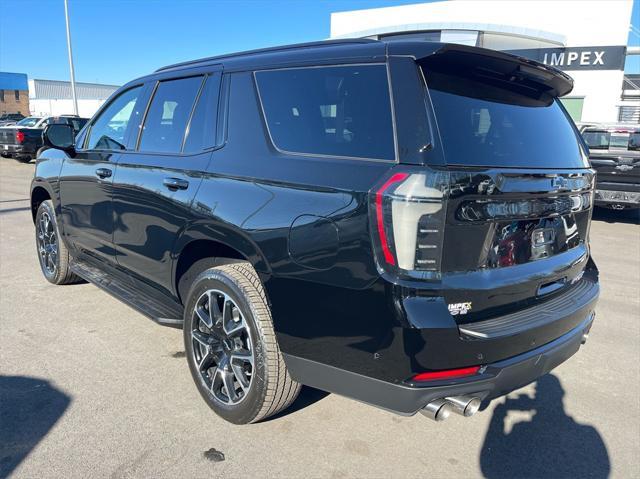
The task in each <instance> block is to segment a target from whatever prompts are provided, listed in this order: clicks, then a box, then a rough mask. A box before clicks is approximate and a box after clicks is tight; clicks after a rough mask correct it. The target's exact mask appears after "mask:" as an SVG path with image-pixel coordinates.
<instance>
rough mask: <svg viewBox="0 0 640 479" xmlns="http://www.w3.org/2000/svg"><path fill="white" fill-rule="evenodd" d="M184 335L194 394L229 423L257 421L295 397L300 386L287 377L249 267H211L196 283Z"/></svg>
mask: <svg viewBox="0 0 640 479" xmlns="http://www.w3.org/2000/svg"><path fill="white" fill-rule="evenodd" d="M183 331H184V342H185V351H186V355H187V361H188V362H189V369H190V370H191V375H192V376H193V379H194V381H195V383H196V385H197V387H198V390H199V391H200V394H201V395H202V397H203V398H204V400H205V401H206V402H207V404H208V405H209V407H211V409H213V410H214V411H215V412H216V413H217V414H218V415H219V416H221V417H223V418H224V419H226V420H227V421H229V422H232V423H234V424H247V423H253V422H257V421H260V420H262V419H265V418H267V417H269V416H271V415H273V414H276V413H278V412H279V411H282V410H283V409H285V408H287V407H288V406H289V405H290V404H291V403H292V402H293V401H294V400H295V398H296V397H297V396H298V393H299V391H300V385H299V384H298V383H296V382H295V381H293V380H292V379H291V377H290V376H289V373H288V371H287V368H286V366H285V364H284V360H283V358H282V354H281V353H280V350H279V348H278V343H277V341H276V337H275V333H274V330H273V323H272V321H271V312H270V310H269V306H268V304H267V301H266V296H265V293H264V289H263V287H262V283H261V281H260V278H259V277H258V275H257V273H256V271H255V270H254V269H253V267H252V266H251V265H250V264H249V263H245V262H239V263H232V264H226V265H222V266H218V267H215V268H210V269H208V270H206V271H205V272H203V273H202V274H200V275H199V276H198V277H197V278H196V279H195V281H194V283H193V285H192V286H191V290H190V291H189V295H188V297H187V301H186V305H185V313H184V328H183Z"/></svg>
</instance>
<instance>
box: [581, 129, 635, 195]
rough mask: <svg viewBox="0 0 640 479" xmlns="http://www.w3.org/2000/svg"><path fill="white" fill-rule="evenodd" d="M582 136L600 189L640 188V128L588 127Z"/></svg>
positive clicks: (632, 189) (633, 189) (631, 189)
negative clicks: (587, 147)
mask: <svg viewBox="0 0 640 479" xmlns="http://www.w3.org/2000/svg"><path fill="white" fill-rule="evenodd" d="M582 136H583V138H584V140H585V142H586V143H587V145H588V146H589V150H590V153H589V160H590V161H591V166H592V167H593V168H594V169H595V170H596V173H597V176H596V181H597V187H598V188H599V189H604V190H607V189H613V190H619V189H622V190H627V189H628V190H629V191H640V129H637V128H624V127H618V128H610V129H606V128H597V127H596V128H587V129H586V130H585V131H584V132H583V133H582Z"/></svg>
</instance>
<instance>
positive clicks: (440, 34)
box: [331, 0, 640, 122]
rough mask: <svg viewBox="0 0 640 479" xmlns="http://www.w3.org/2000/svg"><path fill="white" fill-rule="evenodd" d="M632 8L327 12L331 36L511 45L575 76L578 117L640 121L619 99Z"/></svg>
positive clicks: (572, 108)
mask: <svg viewBox="0 0 640 479" xmlns="http://www.w3.org/2000/svg"><path fill="white" fill-rule="evenodd" d="M632 8H633V0H608V1H590V2H586V1H582V2H578V1H573V0H568V1H567V0H556V1H554V2H541V1H530V0H521V1H509V2H507V1H495V0H484V1H469V0H460V1H443V2H437V3H423V4H416V5H404V6H398V7H387V8H374V9H367V10H355V11H349V12H338V13H332V14H331V38H349V37H369V38H384V39H387V40H392V39H394V38H396V39H400V38H407V39H409V38H410V39H422V40H428V41H442V42H450V43H461V44H465V45H474V46H480V47H484V48H491V49H495V50H503V51H511V52H513V53H516V54H519V55H521V56H526V57H529V58H533V59H535V60H539V61H542V62H544V63H546V64H549V65H554V66H556V67H558V68H560V69H562V70H564V71H566V72H567V73H568V74H569V75H571V76H572V77H573V79H574V81H575V84H574V88H573V91H572V92H571V93H570V94H569V95H568V96H567V97H565V98H563V103H565V106H566V107H567V110H569V112H570V113H571V116H572V117H573V118H574V120H575V121H583V122H615V121H618V120H619V119H620V117H621V116H624V117H625V118H627V119H628V118H632V119H633V121H636V122H639V121H640V101H638V100H640V99H633V98H629V95H626V96H625V99H624V100H623V88H622V85H623V80H624V62H625V55H626V53H627V52H626V47H627V37H628V33H629V24H630V23H631V11H632ZM627 85H628V82H627ZM627 88H628V87H627ZM623 114H624V115H623Z"/></svg>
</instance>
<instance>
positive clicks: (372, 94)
mask: <svg viewBox="0 0 640 479" xmlns="http://www.w3.org/2000/svg"><path fill="white" fill-rule="evenodd" d="M255 75H256V81H257V84H258V90H259V92H260V99H261V101H262V106H263V109H264V113H265V116H266V121H267V125H268V127H269V133H270V134H271V138H272V139H273V142H274V144H275V146H276V147H278V148H279V149H281V150H284V151H289V152H296V153H309V154H318V155H330V156H346V157H357V158H367V159H383V160H394V159H395V148H394V140H393V123H392V116H391V99H390V96H389V84H388V80H387V69H386V66H385V65H348V66H331V67H313V68H292V69H283V70H268V71H258V72H256V74H255Z"/></svg>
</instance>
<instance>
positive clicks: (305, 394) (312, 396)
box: [262, 386, 329, 422]
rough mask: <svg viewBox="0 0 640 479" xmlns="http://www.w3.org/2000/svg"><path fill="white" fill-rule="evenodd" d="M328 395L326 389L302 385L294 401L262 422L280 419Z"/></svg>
mask: <svg viewBox="0 0 640 479" xmlns="http://www.w3.org/2000/svg"><path fill="white" fill-rule="evenodd" d="M328 395H329V393H328V392H326V391H321V390H319V389H315V388H312V387H309V386H302V389H301V390H300V394H299V395H298V397H297V398H296V400H295V401H293V403H292V404H291V406H289V407H288V408H287V409H285V410H284V411H280V412H279V413H278V414H275V415H273V416H271V417H268V418H267V419H265V420H264V421H262V422H269V421H274V420H276V419H280V418H282V417H285V416H288V415H289V414H293V413H295V412H296V411H300V410H301V409H304V408H306V407H307V406H311V405H312V404H314V403H316V402H318V401H321V400H322V399H324V398H326V397H327V396H328Z"/></svg>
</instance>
